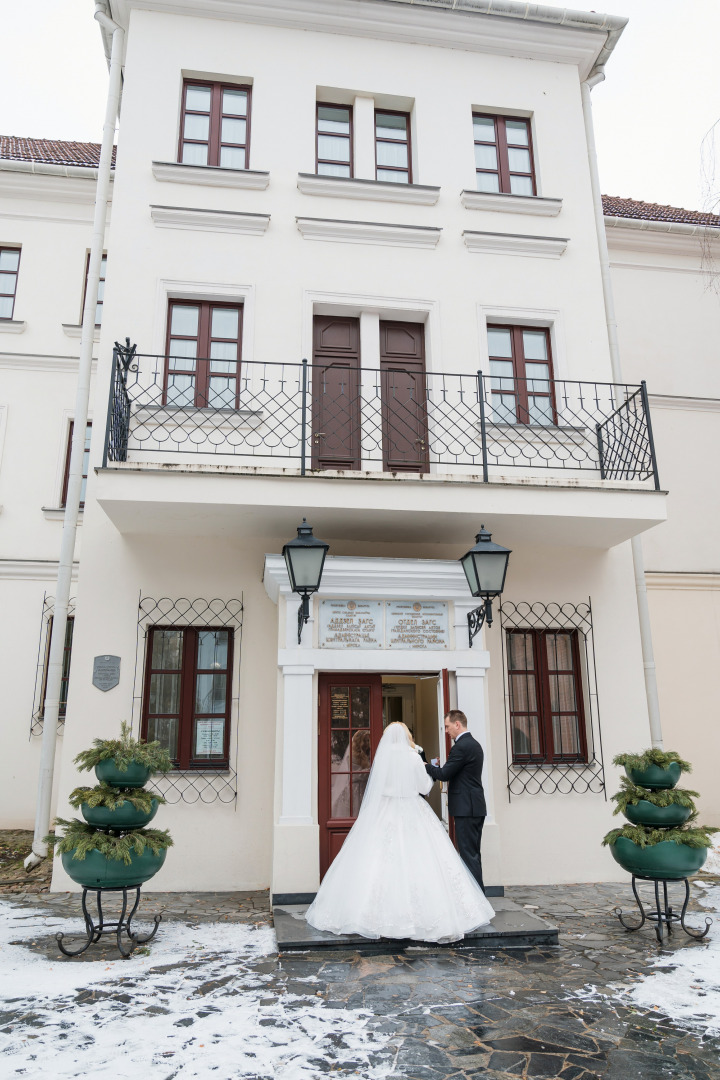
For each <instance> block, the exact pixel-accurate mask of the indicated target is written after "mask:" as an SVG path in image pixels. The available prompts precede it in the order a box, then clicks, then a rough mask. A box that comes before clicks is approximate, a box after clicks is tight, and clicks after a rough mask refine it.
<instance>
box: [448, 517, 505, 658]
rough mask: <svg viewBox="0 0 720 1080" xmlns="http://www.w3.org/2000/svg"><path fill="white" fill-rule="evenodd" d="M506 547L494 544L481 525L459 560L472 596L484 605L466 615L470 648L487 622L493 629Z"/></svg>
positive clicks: (501, 585) (503, 573)
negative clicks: (495, 603)
mask: <svg viewBox="0 0 720 1080" xmlns="http://www.w3.org/2000/svg"><path fill="white" fill-rule="evenodd" d="M510 554H511V552H510V550H509V548H505V547H501V545H500V544H493V542H492V536H491V535H490V533H489V532H488V531H487V530H486V528H485V526H484V525H481V526H480V532H479V533H478V534H477V536H476V537H475V547H473V548H470V551H468V553H467V554H466V555H463V557H462V558H461V559H460V563H461V565H462V568H463V570H464V571H465V577H466V578H467V582H468V585H469V586H470V592H471V593H472V595H473V596H481V597H482V598H483V601H484V603H482V604H481V605H480V607H478V608H475V610H474V611H470V612H468V636H469V638H470V648H471V649H472V643H473V638H474V637H475V636H476V635H477V634H478V633H479V632H480V629H481V627H482V625H483V623H484V622H485V620H487V624H488V626H492V599H493V597H494V596H499V595H500V593H501V592H502V591H503V589H504V588H505V575H506V574H507V568H508V560H509V558H510Z"/></svg>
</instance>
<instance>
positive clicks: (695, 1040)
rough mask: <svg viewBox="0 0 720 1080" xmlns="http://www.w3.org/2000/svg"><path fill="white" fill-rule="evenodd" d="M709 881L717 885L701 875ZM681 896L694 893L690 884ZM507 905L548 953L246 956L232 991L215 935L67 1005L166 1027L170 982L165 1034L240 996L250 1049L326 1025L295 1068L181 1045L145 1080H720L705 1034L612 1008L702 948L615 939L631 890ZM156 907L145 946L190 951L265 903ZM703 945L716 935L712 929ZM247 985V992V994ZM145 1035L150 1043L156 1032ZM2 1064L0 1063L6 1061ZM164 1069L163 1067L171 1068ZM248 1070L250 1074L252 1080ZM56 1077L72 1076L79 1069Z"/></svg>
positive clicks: (8, 1013) (23, 1015)
mask: <svg viewBox="0 0 720 1080" xmlns="http://www.w3.org/2000/svg"><path fill="white" fill-rule="evenodd" d="M708 881H710V879H708ZM714 883H715V884H717V883H718V880H717V879H714ZM693 892H694V894H695V895H702V893H701V890H699V888H698V886H694V888H693ZM507 895H508V896H509V897H510V898H511V899H512V900H513V901H514V902H515V903H516V904H518V905H519V906H520V907H524V908H525V910H527V911H528V912H532V913H533V914H534V915H537V916H538V917H540V918H543V919H546V920H548V921H549V922H551V923H552V924H554V925H556V926H557V927H558V928H559V931H560V934H559V945H558V946H556V947H542V946H534V947H519V948H501V949H497V950H494V951H493V950H488V949H483V950H480V949H472V948H469V949H468V948H463V949H458V948H453V947H445V948H432V947H424V946H410V947H408V948H405V949H404V950H403V951H401V952H396V953H393V952H389V953H386V954H384V955H371V956H366V955H359V954H358V953H356V952H354V951H352V950H346V951H337V952H334V953H332V954H330V955H329V954H328V951H327V950H322V951H317V952H313V951H311V950H308V951H306V952H300V953H294V954H291V955H287V956H282V957H280V958H279V957H277V955H273V954H270V955H262V956H257V957H255V958H253V956H252V955H249V956H248V958H247V959H244V960H243V963H242V965H241V966H242V968H243V978H244V979H245V982H244V983H243V982H242V979H241V978H240V973H239V966H238V963H237V960H236V959H233V958H232V957H231V956H229V955H224V952H223V949H222V947H218V945H217V941H218V940H220V941H222V933H220V937H219V938H218V937H217V931H214V932H215V933H216V938H215V939H214V940H215V945H214V946H213V945H211V946H210V947H209V948H208V949H206V950H205V952H204V953H203V954H202V955H201V956H200V957H199V958H198V957H197V956H193V957H192V959H191V960H188V959H184V960H183V959H182V958H177V957H176V958H174V959H171V961H170V962H169V963H163V964H162V965H161V966H157V967H154V968H153V967H152V961H153V954H154V951H155V950H156V948H157V946H156V944H155V943H153V944H152V945H150V946H148V947H146V948H145V949H140V950H138V954H139V956H141V957H142V961H141V963H142V965H143V969H142V973H141V972H140V971H139V966H140V961H139V957H133V958H131V959H130V960H127V961H124V962H123V963H122V964H118V965H117V966H114V967H113V971H114V972H116V975H115V977H114V978H113V981H112V982H111V983H110V984H108V983H107V982H106V983H104V984H103V988H102V993H100V994H99V992H98V991H97V989H88V990H87V991H86V992H85V998H83V996H82V994H83V992H82V990H80V991H79V992H78V993H76V994H75V997H74V998H73V1000H72V1006H73V1008H76V1009H80V1010H81V1009H82V1008H83V1007H85V1006H89V1007H90V1008H91V1009H97V1008H98V1007H99V1005H98V1002H99V1000H100V998H103V999H106V1005H107V1006H108V1007H113V1006H115V1007H122V1008H123V1009H127V1008H128V1004H129V1003H131V1002H132V1003H133V1004H134V1005H136V1006H137V1007H138V1008H141V1009H142V1011H144V1012H145V1013H148V1014H150V1015H153V1010H154V1012H155V1014H156V1015H157V1016H158V1019H162V1016H161V1014H163V1013H165V1014H167V1015H168V1017H169V1016H170V1014H172V1013H173V1009H174V1008H175V1007H176V1002H175V999H174V998H173V991H172V985H173V977H174V976H176V975H180V976H181V977H182V980H183V987H184V988H185V989H184V990H183V993H184V994H185V997H184V998H183V1009H184V1011H183V1013H182V1016H180V1019H177V1020H173V1025H174V1028H173V1030H175V1031H177V1030H178V1026H180V1030H182V1031H185V1027H193V1025H194V1024H201V1023H204V1022H205V1021H204V1020H203V1018H204V1017H207V1016H208V1010H210V1011H211V1012H212V1011H214V1013H215V1014H223V1012H224V1011H226V1010H229V1009H230V1008H237V1003H238V1001H241V1000H242V998H243V994H245V995H248V994H251V993H254V994H256V995H257V994H259V995H260V996H258V997H257V1008H256V1010H255V1012H256V1015H257V1017H259V1019H257V1024H259V1025H260V1027H259V1028H257V1029H254V1030H255V1034H254V1035H253V1038H255V1036H256V1034H257V1031H259V1032H260V1033H261V1035H262V1033H263V1032H265V1033H266V1034H267V1035H268V1037H269V1035H270V1032H272V1039H271V1040H270V1041H271V1042H273V1040H275V1041H277V1039H276V1037H278V1038H279V1037H282V1039H287V1038H289V1035H288V1032H292V1029H293V1025H295V1026H296V1027H298V1028H299V1027H303V1031H304V1030H305V1028H306V1027H307V1019H306V1018H307V1017H308V1016H309V1015H310V1014H311V1013H312V1016H313V1017H315V1018H316V1021H317V1023H316V1028H317V1030H318V1031H320V1030H321V1029H320V1027H318V1025H320V1024H321V1021H322V1020H323V1017H325V1018H326V1019H327V1018H332V1023H333V1024H334V1025H335V1026H334V1027H333V1028H332V1031H330V1029H329V1028H328V1029H327V1032H326V1033H325V1034H324V1035H322V1036H320V1035H316V1036H315V1037H314V1038H315V1041H314V1042H313V1043H312V1045H313V1046H314V1047H315V1050H313V1051H312V1053H311V1054H310V1055H309V1056H308V1051H307V1050H305V1051H302V1054H304V1057H303V1058H302V1062H300V1063H298V1062H296V1063H295V1065H293V1066H292V1067H291V1065H290V1064H288V1062H287V1061H286V1060H285V1059H283V1061H282V1062H280V1064H276V1065H269V1064H263V1061H264V1060H265V1059H263V1057H262V1053H261V1052H260V1050H256V1051H253V1053H254V1054H256V1059H255V1060H256V1061H257V1065H253V1064H252V1062H250V1064H248V1063H247V1062H246V1063H245V1064H243V1065H242V1066H241V1065H240V1064H237V1065H236V1066H234V1067H229V1066H223V1064H222V1062H221V1063H220V1064H219V1065H218V1064H215V1065H210V1064H207V1065H206V1066H203V1065H199V1064H197V1063H195V1064H193V1062H194V1059H192V1061H190V1059H188V1058H187V1054H188V1053H190V1052H191V1051H189V1050H188V1049H187V1044H186V1045H185V1046H184V1047H183V1050H182V1052H181V1050H180V1049H178V1050H175V1049H174V1045H175V1044H174V1043H170V1042H168V1044H167V1045H168V1046H169V1047H170V1049H168V1051H167V1052H166V1054H165V1057H166V1058H167V1060H166V1061H165V1064H164V1065H162V1066H158V1068H157V1069H155V1068H152V1069H151V1070H150V1074H149V1075H153V1076H154V1075H157V1076H158V1077H162V1078H163V1080H170V1078H171V1077H178V1078H185V1077H188V1078H189V1077H196V1076H197V1077H205V1076H207V1077H215V1078H216V1080H234V1078H235V1077H238V1078H239V1077H246V1078H251V1080H253V1078H255V1080H260V1078H262V1080H265V1078H266V1077H267V1078H270V1077H273V1078H275V1077H278V1078H280V1077H282V1078H285V1077H288V1078H295V1077H303V1078H305V1077H306V1078H312V1077H318V1078H319V1077H324V1076H325V1075H327V1074H331V1073H332V1074H335V1075H339V1076H348V1077H350V1076H354V1077H361V1078H365V1077H367V1078H379V1077H384V1076H394V1077H398V1078H406V1080H450V1078H453V1080H461V1078H464V1077H488V1078H492V1080H511V1078H518V1077H522V1078H527V1080H532V1078H535V1077H538V1078H562V1080H594V1078H599V1077H602V1078H604V1080H663V1078H667V1080H686V1078H687V1080H690V1078H692V1080H716V1078H720V1040H716V1039H712V1038H703V1037H701V1035H700V1034H699V1033H698V1031H697V1030H695V1031H693V1030H689V1029H687V1028H683V1027H681V1026H679V1025H678V1024H676V1023H673V1020H672V1018H671V1017H668V1016H665V1015H663V1014H662V1012H661V1010H660V1009H658V1008H655V1009H650V1010H647V1009H639V1008H637V1007H635V1006H633V1005H632V1004H631V1003H630V1002H628V1001H626V1000H625V1001H624V1000H623V993H622V988H623V987H624V988H627V987H629V986H631V985H632V983H633V980H637V979H639V978H642V976H643V975H644V974H646V973H648V972H649V970H650V968H651V965H652V964H653V962H654V961H655V960H656V959H658V957H660V956H667V955H669V954H671V953H672V951H674V950H675V949H677V948H685V947H690V948H693V949H704V948H706V945H704V944H700V943H691V942H690V941H689V939H687V938H686V936H685V935H684V934H683V933H681V932H676V933H675V934H674V935H673V937H672V939H671V940H670V942H669V943H667V942H666V943H665V945H663V946H662V947H660V946H658V944H657V942H656V939H655V934H654V931H653V929H652V927H649V926H648V925H647V924H646V926H645V927H644V928H643V929H642V930H641V931H639V932H638V933H635V934H629V933H626V932H625V931H623V929H622V928H621V927H620V926H619V924H618V922H617V919H616V918H615V917H614V915H613V909H614V908H615V907H616V906H617V905H620V906H622V907H623V908H624V909H625V910H626V911H628V912H629V911H631V909H632V906H633V905H632V894H631V891H630V884H629V881H628V882H627V883H626V884H622V885H607V884H601V885H575V886H572V885H562V886H551V887H542V888H530V887H527V888H511V889H508V890H507ZM3 899H4V900H6V901H9V902H10V903H11V904H12V905H13V909H14V911H15V913H16V914H17V916H18V917H19V920H20V924H21V922H22V917H23V908H33V909H35V910H38V909H39V910H40V911H42V912H47V913H48V915H50V916H55V917H57V916H65V915H69V914H72V915H76V914H78V913H79V899H78V897H77V896H73V895H70V894H42V895H37V894H31V893H27V892H25V893H15V894H14V895H12V896H9V895H5V896H4V897H3ZM160 911H162V912H163V923H162V924H161V927H160V931H159V935H158V941H160V939H161V938H162V936H163V934H164V933H165V934H168V935H171V934H172V933H173V932H176V933H180V930H181V928H183V927H188V928H190V930H191V931H192V934H193V935H194V936H195V937H196V938H197V939H198V940H202V937H203V931H204V930H205V932H209V929H211V928H208V924H221V925H222V924H235V925H236V924H241V925H244V926H248V927H260V928H262V927H267V926H270V925H271V913H270V910H269V898H268V894H267V893H232V894H228V893H223V894H210V893H205V894H198V893H186V894H177V893H174V894H168V893H147V894H144V895H143V900H142V905H141V909H140V912H139V923H140V925H139V927H138V928H139V929H140V928H142V925H143V922H144V924H145V925H146V926H147V918H148V917H149V916H151V915H153V914H155V913H156V912H160ZM701 912H702V909H701V908H699V907H698V906H697V903H696V902H695V901H693V904H692V905H691V914H690V915H689V917H688V921H689V923H690V924H691V925H695V926H701V925H702V924H703V919H702V918H701V917H700V913H701ZM143 917H144V918H143ZM173 928H174V930H173ZM183 932H184V931H183ZM227 932H228V933H229V932H230V931H227ZM710 933H711V935H712V934H713V933H715V934H720V924H716V925H715V926H714V927H712V928H711V931H710ZM14 940H15V941H18V942H20V941H22V942H23V944H24V945H25V946H26V948H27V950H28V952H29V953H32V954H35V956H36V957H38V958H39V957H44V958H46V959H47V960H51V961H56V960H57V959H59V954H58V951H57V948H56V946H55V943H54V939H53V935H52V933H50V932H48V934H47V935H44V934H40V933H37V931H35V932H34V936H33V937H32V938H31V939H30V940H28V939H27V938H23V936H22V934H20V935H19V936H18V937H17V938H15V939H14ZM148 955H149V960H148V959H147V958H148ZM116 957H117V951H116V949H114V947H113V946H112V945H111V944H110V942H103V943H102V944H101V945H97V946H92V947H91V948H90V949H89V950H88V952H87V953H85V954H84V955H83V957H81V958H79V960H67V961H63V963H64V964H83V965H94V966H97V965H98V964H99V963H103V964H105V965H106V964H107V963H108V961H109V960H111V959H115V958H116ZM158 960H160V957H159V956H158ZM148 964H150V966H149V967H148ZM53 966H56V965H53ZM36 970H37V969H36ZM87 970H88V972H89V971H90V970H91V969H90V968H88V969H87ZM105 970H106V971H107V970H109V968H107V967H106V968H105ZM160 977H162V979H164V980H165V982H162V980H161V984H160V985H159V990H157V991H155V990H153V995H154V996H153V997H152V998H151V1000H150V1001H149V1002H148V1001H147V1000H143V1002H142V1003H141V1002H140V1001H138V1000H135V999H137V996H138V993H139V990H140V989H141V988H142V985H143V981H144V980H150V979H152V978H156V979H157V978H160ZM248 980H249V981H248ZM166 984H168V985H166ZM153 985H154V984H153ZM258 986H260V987H261V989H260V990H259V991H258V990H257V989H252V990H251V988H252V987H255V988H257V987H258ZM187 987H190V989H187ZM244 987H245V988H246V989H243V988H244ZM175 993H176V991H175ZM163 995H165V996H163ZM68 1000H69V999H68ZM3 1007H4V1009H5V1012H4V1013H2V1015H0V1035H2V1034H7V1035H13V1036H15V1037H20V1038H27V1037H35V1036H36V1035H37V1033H38V1031H39V1030H40V1031H41V1030H42V1028H43V1027H47V1026H48V1025H51V1024H52V1023H53V1021H52V1019H49V1018H48V1017H49V1015H50V1014H48V1013H47V1012H43V1010H42V1009H40V1010H37V1011H36V1013H35V1014H34V1015H35V1018H34V1019H33V1011H32V1009H31V1008H29V1007H28V998H24V999H23V1000H22V1002H20V1001H18V1002H17V1006H16V1007H14V1006H13V1003H12V1002H7V1003H6V1004H5V1005H4V1006H3ZM66 1007H68V1005H67V1003H63V1002H62V1001H61V1002H59V1004H58V1008H66ZM193 1010H194V1011H193ZM360 1015H362V1017H363V1024H364V1026H363V1028H362V1037H361V1039H360V1042H358V1039H357V1031H356V1030H355V1029H353V1032H354V1034H352V1036H351V1035H350V1034H349V1032H350V1027H349V1025H350V1023H351V1020H352V1018H353V1016H360ZM348 1018H349V1019H348ZM33 1025H35V1028H34V1030H33ZM343 1025H344V1026H343ZM273 1029H274V1030H273ZM193 1030H195V1028H194V1027H193ZM313 1030H315V1029H313ZM323 1030H325V1029H323ZM156 1031H157V1034H158V1036H160V1029H159V1028H158V1029H156ZM28 1032H29V1033H30V1034H29V1035H28ZM278 1033H279V1034H278ZM201 1045H203V1046H204V1045H205V1043H203V1044H201ZM253 1045H254V1044H253ZM259 1045H260V1044H259V1043H258V1046H259ZM298 1045H300V1044H298ZM78 1053H79V1051H78ZM183 1053H184V1054H185V1055H186V1056H185V1057H183V1056H182V1054H183ZM300 1053H301V1052H300V1051H298V1054H300ZM173 1055H179V1056H178V1057H177V1058H174V1057H173ZM313 1055H316V1056H313ZM9 1060H10V1064H11V1065H12V1064H13V1060H14V1059H13V1057H12V1056H11V1057H10V1059H9ZM80 1060H81V1057H78V1061H80ZM174 1060H175V1061H176V1062H177V1064H176V1065H175V1066H173V1068H171V1067H170V1065H171V1063H172V1061H174ZM243 1060H244V1059H243ZM293 1060H294V1059H293ZM38 1063H40V1062H39V1061H38ZM253 1068H257V1071H256V1072H253V1071H252V1070H253ZM204 1069H207V1071H203V1070H204ZM248 1070H249V1071H248ZM293 1070H294V1071H293ZM5 1075H8V1076H10V1075H24V1076H29V1075H32V1072H31V1071H28V1070H27V1069H25V1068H23V1069H12V1068H11V1070H10V1071H9V1072H6V1073H5ZM59 1075H62V1076H66V1075H68V1076H69V1075H78V1076H80V1075H83V1072H82V1070H79V1071H78V1072H77V1073H72V1072H62V1073H60V1074H59ZM85 1075H95V1074H93V1073H92V1072H89V1073H85ZM98 1075H99V1074H98ZM122 1075H125V1074H124V1073H123V1074H122ZM137 1075H138V1076H140V1075H144V1074H143V1073H141V1072H138V1073H137Z"/></svg>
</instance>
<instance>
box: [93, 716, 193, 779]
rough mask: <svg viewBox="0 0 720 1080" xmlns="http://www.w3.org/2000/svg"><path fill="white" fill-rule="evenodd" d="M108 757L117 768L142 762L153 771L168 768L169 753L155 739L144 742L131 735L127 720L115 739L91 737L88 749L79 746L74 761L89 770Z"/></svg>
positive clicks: (169, 762)
mask: <svg viewBox="0 0 720 1080" xmlns="http://www.w3.org/2000/svg"><path fill="white" fill-rule="evenodd" d="M110 758H112V759H113V760H114V762H115V764H116V765H117V767H118V769H119V770H120V772H127V770H128V766H129V765H143V766H144V767H145V768H146V769H150V770H151V771H152V772H154V773H166V772H169V771H170V769H172V767H173V764H172V761H171V760H170V755H169V753H168V752H167V750H166V749H165V747H164V746H161V745H160V743H159V742H151V743H149V742H144V741H143V740H142V739H134V738H133V737H132V733H131V728H130V725H129V724H122V725H121V726H120V738H119V739H94V740H93V744H92V746H91V747H90V749H89V750H82V751H81V752H80V753H79V754H78V756H77V757H76V758H75V764H76V765H77V767H78V768H79V769H80V771H81V772H83V771H88V772H89V771H90V769H94V768H95V766H96V765H99V764H100V762H101V761H108V760H109V759H110Z"/></svg>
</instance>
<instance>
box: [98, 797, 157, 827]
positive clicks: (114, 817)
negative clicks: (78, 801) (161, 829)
mask: <svg viewBox="0 0 720 1080" xmlns="http://www.w3.org/2000/svg"><path fill="white" fill-rule="evenodd" d="M157 808H158V801H157V799H153V801H152V808H151V809H150V810H137V809H136V808H135V807H134V806H133V804H132V803H131V802H127V800H126V801H125V802H124V803H123V804H122V806H118V807H116V808H115V809H114V810H110V809H109V808H108V807H107V806H88V804H87V803H83V804H82V806H81V807H80V810H81V812H82V816H83V817H84V818H85V820H86V821H87V823H88V825H94V826H95V827H96V828H100V829H142V828H143V826H145V825H147V824H148V823H149V822H151V821H152V819H153V818H154V817H155V815H156V814H157Z"/></svg>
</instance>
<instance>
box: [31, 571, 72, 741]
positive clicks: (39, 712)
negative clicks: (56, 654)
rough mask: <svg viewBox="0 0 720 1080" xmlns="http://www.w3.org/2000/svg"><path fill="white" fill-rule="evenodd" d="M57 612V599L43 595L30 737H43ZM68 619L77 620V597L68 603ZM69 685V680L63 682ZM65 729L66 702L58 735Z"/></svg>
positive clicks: (59, 718) (59, 722)
mask: <svg viewBox="0 0 720 1080" xmlns="http://www.w3.org/2000/svg"><path fill="white" fill-rule="evenodd" d="M54 612H55V597H54V596H48V594H47V593H45V594H44V595H43V602H42V613H41V616H40V638H39V641H38V655H37V668H36V671H35V691H34V694H33V708H32V714H31V717H30V735H42V730H43V719H44V715H45V684H46V682H47V666H48V658H49V653H50V632H51V629H52V620H53V614H54ZM68 618H69V619H74V618H75V597H70V600H69V601H68ZM63 682H64V685H67V679H66V678H64V680H63ZM64 727H65V702H64V701H61V702H60V715H59V717H58V733H59V734H62V731H63V728H64Z"/></svg>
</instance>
